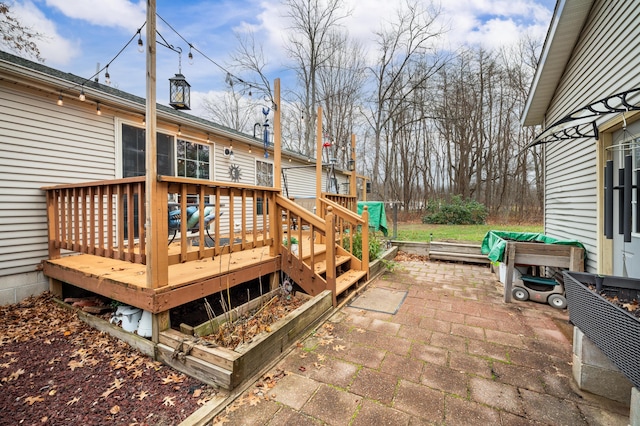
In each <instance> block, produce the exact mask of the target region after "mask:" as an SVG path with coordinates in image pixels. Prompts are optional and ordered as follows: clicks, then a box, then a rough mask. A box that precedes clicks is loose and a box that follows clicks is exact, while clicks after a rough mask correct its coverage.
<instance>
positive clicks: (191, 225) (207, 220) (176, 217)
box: [169, 206, 223, 245]
mask: <svg viewBox="0 0 640 426" xmlns="http://www.w3.org/2000/svg"><path fill="white" fill-rule="evenodd" d="M170 208H171V207H170ZM180 213H181V211H180V209H179V208H178V209H176V210H170V211H169V231H173V236H172V237H171V241H169V245H170V244H171V243H172V242H173V240H175V238H176V235H178V231H179V230H180V225H181V222H182V218H181V217H180V216H181V215H180ZM203 213H204V229H205V231H206V233H207V236H208V237H209V238H210V239H211V241H212V242H213V241H214V239H213V237H212V236H211V234H209V225H210V224H211V222H213V221H214V220H216V212H215V206H205V208H204V212H203ZM222 214H223V212H220V216H222ZM199 227H200V211H199V209H198V206H188V207H187V231H189V232H191V233H195V232H198V231H200V229H199Z"/></svg>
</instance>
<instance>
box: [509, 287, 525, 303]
mask: <svg viewBox="0 0 640 426" xmlns="http://www.w3.org/2000/svg"><path fill="white" fill-rule="evenodd" d="M511 294H512V295H513V298H514V299H516V300H520V301H521V302H524V301H525V300H529V292H528V291H527V290H526V289H524V288H522V287H514V288H513V290H512V291H511Z"/></svg>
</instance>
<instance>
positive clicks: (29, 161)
mask: <svg viewBox="0 0 640 426" xmlns="http://www.w3.org/2000/svg"><path fill="white" fill-rule="evenodd" d="M16 88H18V89H20V91H16ZM56 100H57V97H55V98H54V97H48V98H46V97H43V96H42V95H41V94H40V93H37V92H32V91H29V90H26V89H25V88H24V87H20V86H13V85H11V86H8V85H7V84H6V83H5V82H3V81H0V276H7V275H12V274H18V273H27V272H32V271H35V270H36V267H37V266H38V265H39V263H40V262H41V261H42V260H44V259H46V258H47V257H48V248H47V211H46V201H45V195H44V192H43V191H42V190H41V189H40V188H41V187H43V186H52V185H57V184H63V183H75V182H85V181H90V180H101V179H113V178H114V177H115V155H114V152H115V148H114V140H115V137H114V119H113V117H112V116H109V115H108V114H107V113H106V111H103V114H102V116H98V115H97V114H96V113H95V104H89V103H87V104H86V105H85V104H79V103H78V102H74V101H73V100H69V99H66V100H65V104H64V105H63V106H58V105H57V104H56Z"/></svg>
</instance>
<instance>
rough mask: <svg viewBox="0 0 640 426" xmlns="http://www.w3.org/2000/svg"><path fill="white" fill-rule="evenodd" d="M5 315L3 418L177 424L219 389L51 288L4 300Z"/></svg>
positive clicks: (0, 371)
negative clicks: (88, 315)
mask: <svg viewBox="0 0 640 426" xmlns="http://www.w3.org/2000/svg"><path fill="white" fill-rule="evenodd" d="M0 318H2V321H0V407H3V408H1V409H0V410H1V411H2V414H0V423H2V424H16V425H17V424H38V423H41V422H45V423H46V424H96V423H92V421H95V422H99V423H100V424H106V423H109V424H129V423H137V424H154V423H156V421H157V420H158V419H159V418H162V419H164V420H165V421H166V424H179V423H180V422H182V421H183V420H184V419H185V418H186V417H187V416H188V415H190V414H191V413H193V412H194V411H195V410H197V409H198V407H199V406H200V405H202V404H204V403H206V402H207V401H209V400H211V398H212V395H215V393H216V392H215V391H214V390H213V389H211V388H208V387H207V386H205V385H202V384H201V383H199V382H197V381H196V380H194V379H192V378H190V377H186V376H185V375H183V374H180V373H178V372H174V371H173V370H171V369H170V368H169V367H166V366H163V365H162V364H161V363H159V362H157V361H154V360H152V359H149V358H148V357H146V356H144V355H142V354H140V353H139V352H137V351H136V350H135V349H133V348H131V347H129V346H128V345H127V344H125V343H123V342H121V341H119V340H117V339H115V338H112V337H111V336H109V335H107V334H106V333H103V332H100V331H98V330H96V329H93V328H91V327H89V326H88V325H87V324H85V323H84V322H81V321H79V320H78V317H77V314H76V312H75V311H72V310H69V309H65V308H62V307H60V306H59V305H57V304H56V303H55V302H54V301H53V300H52V299H51V297H50V296H49V295H42V296H40V297H37V298H31V299H27V300H25V301H24V302H21V303H20V304H16V305H4V306H0ZM163 381H166V383H167V384H170V385H169V392H170V394H169V395H167V394H168V393H169V392H167V390H168V389H167V387H166V385H164V384H163ZM165 395H167V396H166V397H165ZM5 408H6V409H5ZM90 413H91V415H90V416H89V417H91V419H89V418H88V417H87V416H88V415H89V414H90ZM107 419H108V420H107ZM136 419H137V420H136ZM145 419H146V420H145ZM87 420H89V423H87Z"/></svg>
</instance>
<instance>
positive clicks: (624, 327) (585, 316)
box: [564, 271, 640, 388]
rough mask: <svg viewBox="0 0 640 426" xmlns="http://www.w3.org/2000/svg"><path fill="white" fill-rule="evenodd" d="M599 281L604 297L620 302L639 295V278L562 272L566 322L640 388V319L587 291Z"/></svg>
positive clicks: (592, 291) (628, 300)
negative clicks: (568, 321) (574, 327)
mask: <svg viewBox="0 0 640 426" xmlns="http://www.w3.org/2000/svg"><path fill="white" fill-rule="evenodd" d="M598 280H601V283H600V284H601V288H602V290H601V291H602V292H603V293H604V294H605V295H607V296H611V297H613V296H617V297H618V300H620V301H621V302H622V303H627V302H630V301H631V300H633V299H636V300H638V297H639V296H640V279H634V278H623V277H615V276H603V277H600V276H598V275H595V274H588V273H582V272H568V271H565V272H564V286H565V291H566V296H567V304H568V308H569V319H570V320H571V322H572V323H573V325H575V326H576V327H578V328H579V329H580V330H582V332H583V333H584V334H585V335H586V336H587V337H588V338H589V339H591V341H592V342H593V343H594V344H595V345H596V346H597V347H598V348H600V350H601V351H602V352H603V353H604V354H605V355H607V357H608V358H609V359H610V360H611V362H613V363H614V364H615V366H616V367H618V369H619V370H620V371H621V372H622V374H624V375H625V376H626V377H627V378H628V379H629V380H630V381H631V383H633V385H634V386H635V387H636V388H640V362H639V361H638V360H639V359H640V358H639V357H640V320H639V319H638V318H636V317H635V316H633V315H631V314H630V313H629V312H627V311H626V310H624V309H622V308H620V307H618V306H616V305H615V304H613V303H611V302H609V300H607V299H606V298H604V297H602V296H601V295H600V294H598V293H596V292H595V291H594V290H592V289H590V288H589V286H592V287H593V289H595V287H596V285H597V282H598Z"/></svg>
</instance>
